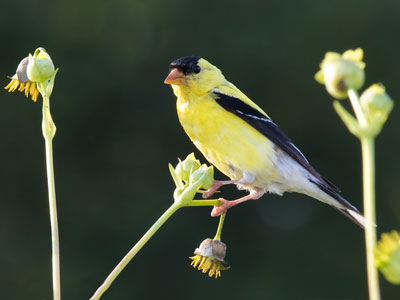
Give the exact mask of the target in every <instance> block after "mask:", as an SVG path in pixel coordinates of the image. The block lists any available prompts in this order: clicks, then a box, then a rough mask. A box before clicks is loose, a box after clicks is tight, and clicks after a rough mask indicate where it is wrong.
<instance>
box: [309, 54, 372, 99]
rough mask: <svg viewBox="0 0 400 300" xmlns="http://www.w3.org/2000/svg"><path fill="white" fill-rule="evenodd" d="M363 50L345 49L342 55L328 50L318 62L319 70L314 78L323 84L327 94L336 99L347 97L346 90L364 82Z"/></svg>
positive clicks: (359, 86)
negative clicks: (319, 62) (320, 61)
mask: <svg viewBox="0 0 400 300" xmlns="http://www.w3.org/2000/svg"><path fill="white" fill-rule="evenodd" d="M362 58H363V51H362V49H361V48H358V49H356V50H347V51H346V52H344V53H343V54H342V55H340V54H339V53H336V52H328V53H326V55H325V58H324V60H323V61H322V63H321V64H320V67H321V70H320V71H318V72H317V74H316V75H315V79H316V80H317V81H318V82H319V83H321V84H325V87H326V89H327V91H328V93H329V94H331V95H332V96H333V97H334V98H336V99H345V98H347V90H348V89H354V90H358V89H360V88H361V87H362V86H363V84H364V79H365V73H364V67H365V64H364V63H363V62H362Z"/></svg>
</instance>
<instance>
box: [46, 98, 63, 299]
mask: <svg viewBox="0 0 400 300" xmlns="http://www.w3.org/2000/svg"><path fill="white" fill-rule="evenodd" d="M49 100H50V99H49V98H48V97H47V96H44V97H43V120H42V131H43V137H44V140H45V148H46V168H47V184H48V190H49V210H50V226H51V244H52V272H53V297H54V300H60V299H61V280H60V246H59V234H58V220H57V204H56V187H55V181H54V166H53V137H54V135H55V132H56V127H55V125H54V122H53V120H52V118H51V114H50V103H49V102H50V101H49Z"/></svg>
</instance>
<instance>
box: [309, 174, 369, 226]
mask: <svg viewBox="0 0 400 300" xmlns="http://www.w3.org/2000/svg"><path fill="white" fill-rule="evenodd" d="M312 182H313V183H314V184H315V185H317V186H318V187H319V188H320V189H321V190H322V191H323V192H325V193H326V194H328V195H329V196H330V197H332V198H333V199H334V200H336V202H338V203H332V201H324V200H322V199H321V201H323V202H325V203H328V204H330V205H331V206H333V207H334V208H336V209H337V210H338V211H340V212H341V213H342V214H344V215H345V216H346V217H347V218H349V219H350V220H352V221H353V222H354V223H356V224H357V225H358V226H360V227H361V228H363V229H365V227H366V226H367V225H369V223H368V221H367V220H366V219H365V217H364V216H363V215H362V214H361V213H360V212H359V211H358V209H357V208H356V207H354V206H353V205H351V204H350V203H349V202H348V201H347V200H346V199H344V198H343V197H342V196H341V195H340V194H339V193H338V192H337V191H334V190H333V189H331V188H330V187H329V186H327V185H325V184H323V183H321V182H316V181H312ZM373 226H376V225H375V224H373Z"/></svg>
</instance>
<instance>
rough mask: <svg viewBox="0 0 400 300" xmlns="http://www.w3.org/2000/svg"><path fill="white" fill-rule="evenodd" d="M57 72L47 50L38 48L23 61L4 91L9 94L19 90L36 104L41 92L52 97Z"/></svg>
mask: <svg viewBox="0 0 400 300" xmlns="http://www.w3.org/2000/svg"><path fill="white" fill-rule="evenodd" d="M57 71H58V70H55V69H54V64H53V62H52V60H51V58H50V55H49V54H48V53H47V52H46V50H45V49H44V48H37V49H36V50H35V53H34V54H33V55H31V54H29V56H28V57H25V58H24V59H23V60H21V62H20V63H19V65H18V67H17V71H16V73H15V75H14V76H12V77H11V78H10V79H11V82H10V83H9V84H8V85H7V86H6V87H4V89H6V90H8V91H9V92H14V91H16V90H17V89H18V91H20V92H24V94H25V96H26V97H29V95H30V96H31V98H32V100H33V101H34V102H36V100H37V97H38V95H39V92H40V93H42V94H46V95H47V96H50V94H51V92H52V90H53V85H54V78H55V76H56V74H57Z"/></svg>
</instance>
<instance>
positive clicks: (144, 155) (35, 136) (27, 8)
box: [0, 0, 400, 300]
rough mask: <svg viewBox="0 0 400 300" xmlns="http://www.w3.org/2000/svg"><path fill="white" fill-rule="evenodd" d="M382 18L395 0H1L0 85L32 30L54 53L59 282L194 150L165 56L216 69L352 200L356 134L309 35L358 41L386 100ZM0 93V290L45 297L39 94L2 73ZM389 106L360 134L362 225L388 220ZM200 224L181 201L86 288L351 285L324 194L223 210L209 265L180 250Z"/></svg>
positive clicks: (319, 289)
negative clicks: (369, 207) (378, 126)
mask: <svg viewBox="0 0 400 300" xmlns="http://www.w3.org/2000/svg"><path fill="white" fill-rule="evenodd" d="M399 26H400V2H399V1H397V0H392V1H374V0H363V1H361V0H360V1H356V0H341V1H338V0H335V1H312V0H307V1H306V0H297V1H294V0H293V1H279V0H267V1H252V0H250V1H245V0H242V1H238V0H236V1H215V0H214V1H210V0H203V1H178V0H170V1H156V0H140V1H139V0H120V1H106V0H100V1H99V0H88V1H78V0H69V1H66V0H65V1H36V0H22V1H3V2H2V4H1V9H0V28H1V33H0V36H1V50H0V52H1V59H0V78H1V79H0V85H1V86H5V85H7V83H8V78H7V76H11V75H13V74H14V72H15V69H16V66H17V65H18V63H19V61H20V60H21V59H22V58H23V57H25V56H26V55H27V54H28V53H29V52H30V53H33V52H34V50H35V48H36V47H39V46H42V47H45V48H46V50H47V51H48V52H49V53H50V55H51V56H52V58H53V61H54V63H55V65H56V66H57V67H59V68H60V71H59V73H58V75H57V78H56V83H55V89H54V92H53V95H52V99H51V105H52V114H53V118H54V120H55V122H56V125H57V128H58V131H57V135H56V138H55V140H54V153H55V157H54V159H55V173H56V186H57V200H58V212H59V226H60V238H61V266H62V274H61V276H62V292H63V299H73V300H74V299H88V298H89V297H90V296H91V295H92V293H93V292H94V290H95V289H96V288H97V287H98V286H99V284H100V283H102V281H103V280H104V278H105V277H106V276H107V275H108V274H109V272H110V271H111V270H112V268H114V266H115V265H116V264H117V263H118V262H119V260H120V259H121V258H122V257H123V256H124V255H125V253H126V252H127V251H128V250H129V249H130V248H131V247H132V246H133V244H134V243H135V242H136V241H137V240H138V239H139V238H140V237H141V235H142V234H143V233H144V232H145V231H146V230H147V228H148V227H149V226H150V225H151V224H152V223H153V222H154V221H155V220H156V219H157V218H158V217H159V216H160V215H161V214H162V213H163V211H164V210H165V209H166V208H167V207H168V206H169V205H170V204H171V202H172V193H173V190H174V184H173V181H172V179H171V177H170V175H169V171H168V168H167V164H168V162H172V163H174V164H175V163H176V162H177V157H181V158H184V157H185V156H186V155H187V154H188V153H190V152H192V151H194V152H195V154H196V155H197V156H198V157H199V158H200V159H201V160H202V161H203V162H204V158H203V157H202V156H201V154H200V153H199V152H198V151H197V150H196V149H195V147H194V146H193V145H192V144H191V142H190V141H189V139H188V138H187V137H186V135H185V134H184V132H183V130H182V128H181V126H180V124H179V122H178V119H177V116H176V110H175V97H174V95H173V94H172V91H171V88H170V87H169V86H166V85H164V84H163V80H164V78H165V77H166V75H167V72H168V65H169V63H170V62H171V61H172V60H174V59H176V58H178V57H181V56H186V55H193V54H194V55H199V56H201V57H204V58H206V59H208V60H209V61H210V62H212V63H214V64H215V65H217V66H218V67H219V68H221V69H222V70H223V73H224V74H225V76H226V77H227V78H228V79H229V80H230V81H231V82H233V83H234V84H236V85H237V86H238V87H239V88H240V89H241V90H242V91H244V92H245V93H246V94H247V95H248V96H249V97H250V98H252V99H254V100H255V101H256V102H257V103H258V104H259V105H260V106H261V107H262V108H264V109H265V110H266V111H267V112H268V113H269V114H270V116H272V118H273V119H274V120H275V121H276V122H277V123H278V124H279V125H280V127H281V128H282V129H283V130H284V131H285V132H286V133H287V134H288V135H289V136H290V137H291V138H292V139H293V140H294V142H295V143H296V144H297V145H298V146H299V148H300V149H302V151H303V152H304V153H305V154H306V155H307V157H308V158H309V160H310V162H311V163H312V164H313V165H314V166H315V167H316V168H317V170H319V171H320V172H321V173H322V174H324V175H325V176H327V177H328V178H330V179H331V180H332V181H333V182H335V183H336V184H337V185H338V186H339V187H341V189H342V190H343V195H344V196H345V197H346V198H347V199H349V200H350V201H351V202H352V203H353V204H354V205H356V206H357V207H359V208H360V209H362V187H361V164H360V160H361V158H360V145H359V142H358V140H357V139H356V138H355V137H353V136H351V135H350V134H349V133H348V131H347V130H346V128H345V127H344V125H343V124H342V122H341V121H340V120H339V118H338V116H337V115H336V113H335V112H334V110H333V108H332V100H331V97H330V96H329V95H328V94H327V93H326V91H325V89H324V87H323V86H321V85H319V84H317V83H316V82H315V80H314V74H315V73H316V71H317V70H318V65H319V63H320V62H321V60H322V58H323V56H324V54H325V52H326V51H338V52H343V51H344V50H346V49H349V48H356V47H362V48H363V49H364V51H365V61H366V63H367V68H366V74H367V79H366V86H369V85H370V84H372V83H374V82H382V83H384V84H385V86H386V88H387V91H388V93H389V94H390V95H391V96H392V98H393V99H394V100H395V101H396V100H398V99H400V88H399V84H398V79H399V78H400V58H399V53H400V37H399ZM0 103H1V107H2V109H1V110H2V114H1V118H0V137H1V141H2V143H1V147H0V159H1V168H0V178H1V180H0V182H1V188H0V268H1V270H2V272H1V275H0V298H1V299H5V300H14V299H51V298H52V289H51V243H50V229H49V217H48V204H47V186H46V177H45V169H44V166H45V162H44V144H43V138H42V133H41V100H40V101H39V102H38V103H33V102H32V101H31V100H29V99H26V98H25V97H24V95H23V94H21V93H19V92H16V93H13V94H8V93H7V92H6V91H4V90H3V92H1V93H0ZM399 123H400V113H399V110H398V107H397V105H395V109H394V111H393V113H392V114H391V116H390V118H389V120H388V122H387V124H386V126H385V128H384V130H383V132H382V133H381V134H380V136H379V138H378V139H377V142H376V160H377V171H376V172H377V218H378V225H379V227H378V231H379V233H382V232H385V231H389V230H391V229H396V228H397V229H398V228H399V224H400V204H399V203H400V201H399V196H400V185H399V182H400V175H399V172H398V169H399V167H400V155H399V150H398V149H399V148H400V140H399V134H398V128H399V126H400V124H399ZM216 177H217V178H223V176H222V175H221V174H220V173H217V174H216ZM242 194H243V193H242V192H238V191H236V189H235V187H225V188H224V189H223V195H224V196H225V197H226V198H228V199H232V198H234V197H239V196H240V195H242ZM217 223H218V220H217V219H213V218H211V217H210V208H186V209H182V210H181V211H179V212H178V213H177V214H176V215H174V216H173V217H172V218H171V219H170V220H169V221H168V222H167V223H166V225H165V226H164V227H162V229H161V230H160V231H159V232H158V233H157V234H156V235H155V237H154V238H153V239H152V240H151V241H150V242H149V243H148V244H147V245H146V246H145V247H144V248H143V250H142V251H141V252H140V253H139V254H138V256H137V257H136V259H135V260H134V261H133V262H131V263H130V264H129V265H128V267H127V268H126V269H125V270H124V271H123V272H122V274H121V275H120V276H119V278H118V279H117V280H116V281H115V283H114V284H113V285H112V287H111V289H110V290H109V291H108V292H107V293H106V294H105V295H104V297H103V299H105V300H106V299H206V298H215V299H367V284H366V267H365V252H364V240H363V232H362V230H360V228H358V227H357V226H356V225H354V224H352V223H351V222H350V221H349V220H348V219H346V218H345V217H344V216H342V215H341V214H339V213H338V212H337V211H336V210H334V209H332V208H330V207H328V206H327V205H324V204H322V203H319V202H317V201H315V200H313V199H310V198H308V197H306V196H303V195H295V194H286V195H284V196H283V197H279V196H274V195H265V196H264V197H263V198H262V199H260V200H259V201H254V202H249V203H246V204H243V205H241V206H239V207H236V208H234V209H232V210H231V211H229V214H228V215H227V219H226V223H225V227H224V231H223V235H222V238H223V241H224V242H225V243H226V244H227V246H228V251H227V256H226V259H227V260H228V263H229V265H231V269H230V270H229V271H226V272H223V274H222V278H220V279H218V280H215V279H210V278H208V276H206V275H204V274H202V273H201V272H199V271H197V270H194V269H193V268H192V267H190V266H189V263H190V261H189V259H188V257H189V256H191V255H192V253H193V251H194V249H195V248H196V247H197V246H198V245H199V243H200V242H201V241H202V240H203V239H205V238H207V237H213V236H214V234H215V230H216V228H217ZM381 288H382V295H383V298H384V299H399V297H400V296H399V295H400V288H399V287H395V286H392V285H390V284H388V283H387V282H386V281H385V280H384V279H383V278H381Z"/></svg>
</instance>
